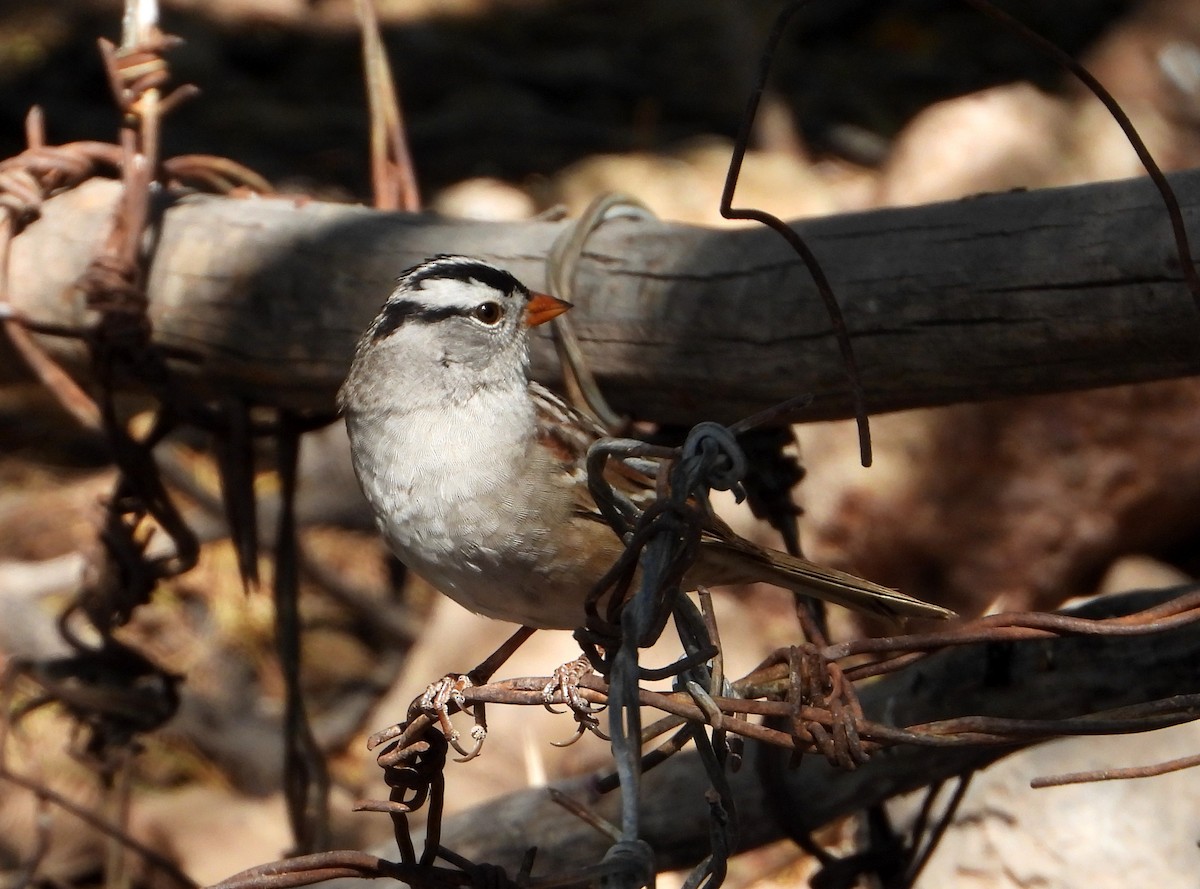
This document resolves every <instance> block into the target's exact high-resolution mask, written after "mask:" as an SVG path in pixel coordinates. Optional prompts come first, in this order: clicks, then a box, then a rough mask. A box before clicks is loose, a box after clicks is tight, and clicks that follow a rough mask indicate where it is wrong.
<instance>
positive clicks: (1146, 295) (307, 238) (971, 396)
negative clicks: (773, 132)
mask: <svg viewBox="0 0 1200 889" xmlns="http://www.w3.org/2000/svg"><path fill="white" fill-rule="evenodd" d="M1172 182H1173V183H1174V186H1175V188H1176V189H1177V190H1178V193H1179V196H1180V200H1181V202H1182V204H1183V205H1184V212H1185V216H1186V217H1187V219H1188V221H1189V224H1190V227H1191V228H1192V229H1193V238H1194V240H1195V241H1196V242H1200V225H1197V224H1196V215H1197V212H1198V211H1200V172H1187V173H1181V174H1177V175H1175V176H1173V177H1172ZM116 191H117V187H116V186H115V185H114V184H112V183H108V182H92V183H89V184H87V185H85V186H84V187H82V188H80V189H77V190H76V191H74V192H71V193H68V194H65V195H62V196H59V197H57V198H55V199H53V200H51V201H50V202H48V204H47V205H46V207H45V212H44V214H43V216H42V218H41V219H40V220H39V221H38V222H36V223H34V224H33V225H32V226H30V228H29V229H28V230H27V231H26V232H25V233H24V234H22V235H21V236H20V237H19V238H18V239H17V242H16V244H15V248H14V253H13V258H12V264H11V274H12V282H13V284H12V291H13V292H12V300H13V302H14V303H15V305H16V307H17V308H18V309H19V310H20V311H21V312H23V313H25V314H26V315H28V316H29V317H30V318H32V319H35V320H37V321H41V322H47V323H53V324H67V325H79V326H83V325H86V324H87V323H88V321H89V318H88V317H87V315H86V313H85V312H84V310H83V308H82V301H81V299H80V297H79V295H78V293H76V292H74V291H73V290H72V282H73V281H74V280H75V279H76V278H77V276H78V275H79V273H80V272H81V271H82V270H83V268H84V266H85V264H86V263H87V261H88V259H89V257H90V256H91V254H92V250H93V249H94V247H95V245H96V244H97V243H98V241H99V240H100V238H101V237H102V236H103V232H104V230H105V225H106V220H107V218H108V216H109V213H110V212H111V209H112V206H113V203H114V201H115V198H116ZM566 224H567V223H564V222H546V221H532V222H520V223H475V222H461V221H447V220H442V219H437V218H434V217H430V216H413V215H405V214H399V213H380V212H376V211H372V210H368V209H363V208H358V207H350V206H342V205H331V204H322V203H318V202H308V201H304V200H299V199H297V200H286V199H282V200H281V199H274V200H265V199H250V200H236V199H223V198H212V197H200V196H196V197H189V198H187V199H185V200H182V201H179V202H177V203H175V204H174V205H172V206H171V207H169V208H168V209H166V211H165V213H164V215H163V219H162V224H161V227H160V229H159V231H158V232H157V238H156V240H155V245H154V255H153V260H152V263H151V266H150V276H149V296H150V304H151V316H152V319H153V322H154V329H155V339H156V341H157V342H158V343H160V344H161V345H162V346H164V347H166V348H167V349H168V350H169V351H170V353H171V355H172V356H174V358H173V364H174V366H175V367H176V369H177V370H178V371H179V373H180V375H181V376H182V377H184V378H186V379H189V380H191V381H192V382H193V383H194V384H195V385H196V386H197V387H198V388H199V389H200V390H201V391H202V392H207V393H222V394H228V393H230V392H232V393H234V394H238V395H241V396H244V397H246V398H248V399H250V400H253V401H257V402H262V403H268V404H278V405H285V406H290V407H295V408H317V409H328V408H330V407H331V406H332V397H333V393H334V391H335V390H336V387H337V385H338V383H339V382H340V380H341V378H342V375H343V373H344V371H345V369H346V367H347V364H348V361H349V357H350V354H351V351H352V348H353V344H354V342H355V339H356V338H357V336H358V333H359V331H360V330H361V329H362V328H363V327H364V326H365V325H366V324H367V322H368V321H369V320H370V318H371V317H372V316H373V314H374V313H375V311H376V309H377V307H378V305H379V304H380V303H381V302H382V300H383V298H384V297H385V296H386V295H387V293H388V291H389V290H390V288H391V282H392V281H393V279H394V278H395V277H396V275H397V274H398V273H399V272H400V271H401V270H402V269H404V268H405V267H407V266H410V265H412V264H414V263H416V262H418V261H420V260H422V259H424V258H426V257H428V256H430V255H432V254H435V253H445V252H461V253H468V254H475V255H478V256H480V257H483V258H486V259H490V260H493V261H495V262H497V263H500V264H502V265H504V266H506V267H508V268H509V269H510V270H511V271H513V272H514V273H515V274H516V275H517V276H518V277H520V278H522V279H524V280H525V281H526V282H527V283H528V284H529V285H531V286H533V287H543V286H544V277H543V257H544V256H545V255H546V253H547V251H548V249H549V247H550V245H551V244H552V242H553V241H554V239H555V237H556V236H557V235H558V234H559V233H560V232H561V231H562V230H563V228H564V226H565V225H566ZM797 228H798V230H799V231H800V232H801V233H802V234H803V235H804V236H805V237H806V238H807V239H808V240H809V242H810V244H811V245H812V247H813V249H814V251H815V252H816V254H817V255H818V256H819V257H820V259H821V261H822V263H823V265H824V267H825V270H826V272H827V273H828V275H829V277H830V279H831V281H832V283H833V286H834V288H835V290H836V292H837V295H838V298H839V300H840V302H841V305H842V307H843V310H844V312H845V315H846V318H847V322H848V325H849V328H850V331H851V332H852V335H853V338H854V347H855V350H856V352H857V355H858V359H859V362H860V364H861V367H862V373H863V377H864V382H865V385H866V390H867V392H868V397H869V403H870V406H871V408H872V409H873V410H876V411H886V410H896V409H900V408H906V407H914V406H921V405H936V404H945V403H951V402H958V401H973V400H980V399H987V398H995V397H1000V396H1005V395H1014V394H1020V393H1030V392H1046V391H1064V390H1071V389H1079V388H1091V387H1098V386H1107V385H1114V384H1119V383H1129V382H1137V381H1144V380H1151V379H1161V378H1168V377H1175V376H1184V375H1190V374H1195V373H1198V372H1200V349H1198V348H1197V344H1198V343H1200V314H1198V313H1197V310H1196V308H1195V306H1194V305H1193V302H1192V299H1191V296H1190V295H1189V294H1188V293H1187V291H1186V290H1185V288H1184V286H1183V285H1182V283H1181V276H1180V274H1179V270H1178V263H1177V260H1176V256H1175V253H1174V251H1173V246H1172V243H1173V242H1172V238H1171V234H1170V229H1169V225H1168V220H1167V216H1166V214H1165V213H1164V211H1163V209H1162V205H1161V203H1160V201H1159V198H1158V196H1157V194H1156V193H1155V192H1154V191H1153V189H1152V188H1151V186H1150V184H1149V183H1148V182H1145V181H1142V180H1136V181H1127V182H1117V183H1108V184H1100V185H1088V186H1081V187H1076V188H1063V189H1052V190H1046V191H1036V192H1020V193H1008V194H1001V195H989V196H982V197H977V198H972V199H969V200H964V201H959V202H955V203H947V204H938V205H931V206H926V207H919V208H916V209H909V210H889V211H879V212H873V213H863V214H854V215H846V216H838V217H832V218H827V219H820V220H814V221H809V222H803V223H799V224H798V225H797ZM1198 249H1200V248H1198ZM576 281H577V285H576V286H577V292H576V300H577V302H578V303H579V306H578V308H577V309H576V310H575V311H574V312H573V313H572V317H573V319H574V321H575V323H576V325H577V328H578V331H579V334H580V336H581V338H582V341H583V345H584V350H585V353H586V355H587V358H588V360H589V362H590V363H591V366H592V368H593V370H594V371H595V372H596V374H597V376H598V377H599V379H600V381H601V383H602V384H603V387H604V389H605V391H606V392H607V393H608V394H609V396H610V398H611V400H612V401H613V402H614V404H615V405H616V406H617V407H618V408H620V409H622V410H625V411H628V412H630V413H632V414H633V415H635V416H640V417H646V418H651V419H656V420H660V421H667V422H678V423H690V422H692V421H695V420H697V419H700V418H710V419H718V420H726V421H728V420H731V419H734V418H737V417H741V416H745V415H747V414H749V413H752V412H754V411H756V410H759V409H762V408H764V407H767V406H769V405H771V404H774V403H777V402H779V401H782V400H784V399H785V398H788V397H791V396H793V395H796V394H799V393H803V392H810V393H812V394H814V396H815V401H814V404H813V407H812V409H811V411H810V416H811V417H812V418H813V419H818V418H829V417H841V416H847V415H848V414H849V411H850V406H849V400H848V396H847V393H848V387H847V385H846V381H845V375H844V371H843V368H842V365H841V362H840V359H839V357H838V351H837V348H836V345H835V343H834V340H833V337H832V335H831V332H830V324H829V321H828V319H827V318H826V316H825V313H824V310H823V308H822V306H821V304H820V301H819V299H818V298H817V296H816V293H815V291H814V288H813V286H812V284H811V282H810V281H809V278H808V275H807V272H806V271H805V269H804V266H803V265H802V264H801V262H800V261H799V260H798V259H797V258H796V257H795V256H793V255H792V254H791V252H790V251H789V249H788V248H787V247H786V245H784V244H783V243H782V242H781V241H780V240H779V239H778V237H777V236H776V235H775V234H773V233H772V232H769V231H766V230H763V229H761V228H750V229H746V230H712V229H704V228H697V227H693V226H684V225H676V224H668V223H655V222H640V221H634V220H614V221H612V222H609V223H607V224H606V225H604V226H603V227H602V228H601V229H600V231H599V232H597V233H596V234H595V235H594V236H593V237H592V238H591V240H590V241H589V243H588V248H587V252H586V254H585V257H584V260H583V262H582V263H581V265H580V267H579V269H578V275H577V279H576ZM43 342H44V343H45V345H46V346H47V348H48V349H50V350H51V351H52V352H53V353H54V354H55V355H56V356H57V357H59V358H60V359H62V360H63V361H64V362H65V363H66V364H67V365H68V366H69V367H71V368H72V369H73V370H75V371H76V372H79V373H81V374H85V373H86V371H85V370H84V369H85V367H86V365H85V363H84V362H83V361H82V360H81V356H82V352H81V350H80V348H79V347H78V344H76V343H73V342H71V341H70V340H68V339H62V338H43ZM536 370H537V373H538V375H539V376H541V377H543V378H548V377H552V376H553V375H554V374H555V373H556V368H555V363H554V360H553V352H552V350H551V349H550V348H549V345H548V343H547V342H546V341H545V340H540V341H539V344H538V348H537V361H536Z"/></svg>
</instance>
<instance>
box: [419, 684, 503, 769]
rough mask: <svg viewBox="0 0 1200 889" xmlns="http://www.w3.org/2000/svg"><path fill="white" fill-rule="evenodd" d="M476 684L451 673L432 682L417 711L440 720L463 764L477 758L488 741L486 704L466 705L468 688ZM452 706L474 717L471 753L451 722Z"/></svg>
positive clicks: (422, 696)
mask: <svg viewBox="0 0 1200 889" xmlns="http://www.w3.org/2000/svg"><path fill="white" fill-rule="evenodd" d="M474 685H475V683H474V682H472V681H471V677H470V676H468V675H466V674H465V673H458V674H455V673H452V674H450V675H449V676H443V677H442V678H441V679H439V680H438V681H437V682H433V683H430V685H429V687H428V688H426V689H425V693H424V694H422V695H421V697H420V698H419V699H418V700H417V708H418V709H419V710H420V711H421V712H422V713H424V714H425V715H426V716H428V717H429V718H430V719H435V720H437V723H438V725H439V726H440V727H441V729H442V735H443V736H445V738H446V741H447V743H449V744H450V746H451V747H453V748H454V749H455V750H456V751H458V753H459V754H460V756H461V759H460V760H459V761H460V762H466V761H467V760H471V759H474V758H475V757H476V756H478V755H479V753H480V751H481V750H482V749H483V742H484V741H485V740H487V718H486V714H485V711H484V706H483V704H482V703H477V704H475V705H473V706H470V707H468V705H467V697H466V692H467V689H469V688H473V687H474ZM451 707H453V708H455V709H457V710H461V711H463V712H464V713H470V714H471V715H472V716H473V717H474V718H475V724H474V725H473V726H471V732H470V735H471V740H472V741H473V742H474V743H473V745H472V746H471V749H469V750H468V749H467V748H465V747H463V745H462V744H461V743H460V739H461V738H462V735H461V734H460V733H459V731H458V729H456V728H455V727H454V724H453V723H452V722H450V712H451Z"/></svg>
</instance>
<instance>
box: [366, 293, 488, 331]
mask: <svg viewBox="0 0 1200 889" xmlns="http://www.w3.org/2000/svg"><path fill="white" fill-rule="evenodd" d="M496 305H498V304H496ZM478 309H479V306H470V307H469V308H459V307H458V306H444V307H442V308H436V309H435V308H430V307H429V306H427V305H425V304H424V303H419V302H417V301H415V300H411V299H398V300H395V301H391V302H388V303H387V304H386V305H384V307H383V311H381V312H380V313H379V318H378V320H377V321H376V322H375V327H374V328H373V329H372V331H371V339H372V340H381V339H383V338H385V337H387V336H391V335H392V334H393V333H395V332H396V331H397V330H399V329H400V328H401V327H403V326H404V325H405V324H412V323H414V322H415V323H417V324H433V323H435V322H438V321H445V320H446V319H447V318H456V317H457V318H470V317H473V316H474V315H475V313H476V311H478ZM497 320H499V319H497Z"/></svg>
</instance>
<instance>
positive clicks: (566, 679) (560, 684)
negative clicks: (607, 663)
mask: <svg viewBox="0 0 1200 889" xmlns="http://www.w3.org/2000/svg"><path fill="white" fill-rule="evenodd" d="M591 672H592V662H591V661H589V660H588V659H587V657H586V656H580V657H578V658H576V659H575V660H573V661H570V662H569V663H566V664H563V665H562V666H561V667H559V668H557V669H556V670H555V671H554V674H553V675H552V676H551V677H550V681H549V682H547V683H546V685H545V686H544V687H543V688H542V705H543V706H544V707H545V708H546V709H547V710H549V711H550V712H551V713H559V712H561V711H559V710H555V709H554V707H553V706H552V705H553V704H555V703H558V702H561V703H564V704H566V705H567V709H568V710H570V711H571V713H572V715H573V716H574V717H575V722H576V723H577V724H578V725H577V729H576V732H575V734H574V736H573V737H572V738H571V739H570V740H569V741H561V742H553V743H554V746H555V747H567V746H569V745H571V744H574V743H575V742H576V741H578V740H579V739H580V738H581V737H583V734H584V732H592V733H593V734H596V735H599V736H600V737H601V738H604V739H605V740H608V738H607V737H606V736H605V735H604V733H603V732H602V731H600V721H599V720H598V719H597V718H596V714H597V713H599V712H601V711H603V710H604V706H603V705H601V706H596V705H594V704H592V703H591V702H590V701H588V700H587V699H586V698H584V697H583V695H582V694H581V693H580V691H579V681H580V680H581V679H582V678H583V677H584V676H587V675H590V674H591Z"/></svg>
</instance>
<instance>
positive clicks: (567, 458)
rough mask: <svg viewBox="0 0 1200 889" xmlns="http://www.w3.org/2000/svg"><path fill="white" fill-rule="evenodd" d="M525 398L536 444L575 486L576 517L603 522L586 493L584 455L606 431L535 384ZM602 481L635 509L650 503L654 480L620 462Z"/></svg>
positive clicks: (611, 464) (610, 463)
mask: <svg viewBox="0 0 1200 889" xmlns="http://www.w3.org/2000/svg"><path fill="white" fill-rule="evenodd" d="M529 395H530V398H532V399H533V404H534V409H535V411H536V416H537V437H538V441H539V442H540V443H541V444H542V445H543V446H545V448H546V449H547V450H548V451H549V452H550V453H552V454H554V455H555V456H556V457H557V458H558V460H559V463H560V465H561V467H562V470H563V472H564V473H566V474H568V475H570V476H571V478H572V479H573V480H574V481H575V482H576V484H575V486H574V489H575V508H576V515H578V516H579V517H581V518H587V519H591V520H594V521H597V522H604V517H603V516H602V515H601V514H600V510H599V509H598V508H597V507H596V501H595V500H594V499H592V494H591V491H589V490H588V485H587V452H588V448H590V447H591V446H592V445H593V444H595V442H596V441H598V440H599V439H601V438H606V437H608V435H609V433H608V430H606V429H605V428H604V427H603V426H601V425H600V423H599V422H598V421H596V420H595V419H593V418H592V417H591V416H589V415H588V414H585V413H584V412H583V411H579V410H576V409H575V408H573V407H571V406H570V405H569V404H567V403H566V402H564V401H563V400H562V399H561V398H559V397H558V396H557V395H555V394H554V393H553V392H551V391H550V390H548V389H546V388H545V387H543V386H541V385H539V384H537V383H533V382H531V383H530V384H529ZM604 477H605V480H606V481H607V482H608V483H609V484H610V485H612V486H613V487H614V488H616V489H617V490H618V491H620V492H621V493H622V494H624V495H625V496H626V497H628V498H629V499H630V500H631V501H632V502H633V504H634V505H635V506H637V507H638V508H639V509H644V508H645V507H647V506H649V505H650V503H652V502H653V501H654V495H655V491H654V479H652V478H651V477H650V476H648V475H646V474H645V473H642V472H638V471H637V470H636V469H633V468H632V467H630V466H628V465H627V464H625V463H623V462H621V461H620V460H609V461H608V463H607V464H606V465H605V469H604ZM605 524H607V523H605Z"/></svg>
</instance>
